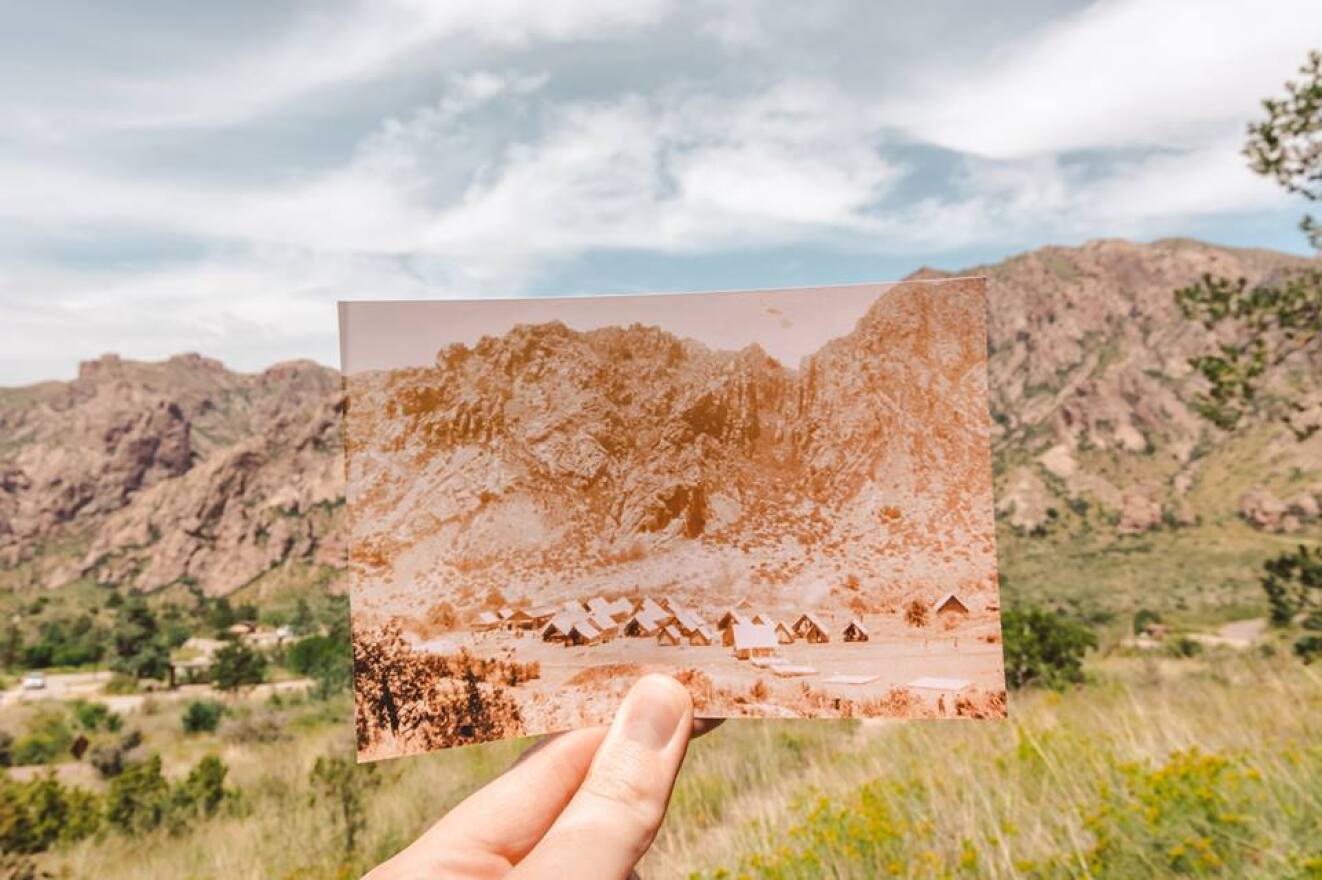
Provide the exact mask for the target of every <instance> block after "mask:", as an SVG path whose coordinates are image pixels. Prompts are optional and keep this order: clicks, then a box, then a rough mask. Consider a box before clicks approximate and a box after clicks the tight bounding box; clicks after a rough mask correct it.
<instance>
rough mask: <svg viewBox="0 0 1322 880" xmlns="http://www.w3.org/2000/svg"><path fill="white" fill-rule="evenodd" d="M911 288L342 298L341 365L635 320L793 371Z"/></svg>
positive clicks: (420, 359)
mask: <svg viewBox="0 0 1322 880" xmlns="http://www.w3.org/2000/svg"><path fill="white" fill-rule="evenodd" d="M926 283H929V284H932V283H936V284H946V283H952V282H943V281H940V282H926ZM953 283H957V284H964V283H967V282H953ZM903 292H904V291H903V288H899V289H898V290H895V291H894V293H892V288H891V286H890V285H887V284H849V285H841V286H837V287H801V288H793V289H782V290H758V291H737V292H728V291H726V292H710V293H672V294H668V295H666V296H591V297H589V296H571V297H549V296H546V297H540V296H539V297H530V298H524V299H509V298H499V299H497V298H493V299H485V300H471V299H470V300H388V301H384V302H383V301H380V300H359V301H350V302H341V303H340V304H339V315H340V320H339V326H340V364H341V367H342V369H343V370H344V372H345V374H350V373H360V372H365V371H368V370H396V369H400V368H403V367H430V366H434V365H435V364H436V361H437V353H438V352H440V351H442V350H443V349H444V348H445V347H447V346H449V345H451V344H453V343H462V344H463V345H467V346H470V347H471V346H473V345H474V344H476V343H477V342H478V341H479V340H480V339H482V338H483V337H484V336H493V337H500V336H504V335H505V334H506V333H508V332H509V331H510V330H511V329H513V328H514V327H516V326H517V325H519V324H545V323H549V322H551V321H559V322H560V323H562V324H564V325H565V326H566V327H569V328H570V329H572V330H578V331H580V332H583V331H588V330H595V329H598V328H600V327H629V326H631V325H634V324H641V325H643V326H646V327H660V328H661V329H662V330H665V331H667V332H669V333H672V334H674V335H675V336H678V337H679V338H681V339H691V340H694V341H696V342H699V343H701V344H703V345H705V346H706V347H708V348H711V349H715V350H718V351H739V350H741V349H743V348H746V347H748V346H750V345H756V346H758V347H760V348H761V349H762V350H763V351H764V352H765V353H766V354H768V355H770V356H771V357H773V358H775V359H776V360H778V361H779V362H780V363H781V364H782V365H784V366H786V367H790V368H791V369H793V368H796V367H798V366H799V362H800V361H802V360H803V358H804V357H806V356H808V355H810V354H813V353H815V352H817V351H818V350H820V349H821V347H822V346H823V345H825V344H826V343H827V342H829V341H831V340H832V339H838V338H839V337H841V336H845V335H848V334H849V333H852V332H853V331H854V329H855V328H856V326H857V324H858V320H859V319H860V318H861V317H863V315H864V314H865V313H867V311H868V310H869V309H870V308H872V306H873V305H874V304H875V303H876V302H877V301H878V300H879V299H881V298H882V297H883V296H887V295H896V294H899V295H903ZM952 292H953V291H952ZM960 292H961V293H964V292H965V290H964V288H962V287H961V288H960Z"/></svg>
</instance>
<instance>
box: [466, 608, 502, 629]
mask: <svg viewBox="0 0 1322 880" xmlns="http://www.w3.org/2000/svg"><path fill="white" fill-rule="evenodd" d="M503 622H504V621H502V620H501V618H500V615H499V614H497V613H496V612H495V611H482V612H479V613H478V615H477V620H476V621H474V623H473V629H475V630H477V631H478V632H491V631H492V630H493V629H499V628H500V625H501V623H503Z"/></svg>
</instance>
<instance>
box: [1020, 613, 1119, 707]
mask: <svg viewBox="0 0 1322 880" xmlns="http://www.w3.org/2000/svg"><path fill="white" fill-rule="evenodd" d="M1001 633H1002V640H1003V642H1004V646H1005V681H1006V684H1008V685H1009V686H1010V687H1012V688H1021V687H1026V686H1028V685H1039V686H1041V687H1048V688H1054V689H1057V690H1059V689H1061V688H1064V687H1066V686H1067V685H1070V684H1077V683H1079V682H1081V681H1083V657H1084V655H1085V654H1086V653H1087V652H1088V651H1089V650H1090V649H1092V648H1096V647H1097V636H1096V635H1095V634H1094V633H1093V631H1092V630H1090V629H1089V628H1088V627H1087V626H1085V625H1083V624H1082V623H1079V622H1077V621H1075V620H1071V619H1070V618H1068V617H1065V616H1064V615H1062V614H1059V613H1056V612H1051V611H1044V610H1043V609H1041V608H1032V607H1029V608H1025V609H1017V608H1012V609H1008V610H1006V611H1005V612H1004V613H1003V614H1002V615H1001Z"/></svg>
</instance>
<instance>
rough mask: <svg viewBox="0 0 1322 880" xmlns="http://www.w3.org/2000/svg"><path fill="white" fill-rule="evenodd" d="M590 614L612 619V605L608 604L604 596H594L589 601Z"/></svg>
mask: <svg viewBox="0 0 1322 880" xmlns="http://www.w3.org/2000/svg"><path fill="white" fill-rule="evenodd" d="M587 606H588V614H599V615H601V616H603V617H610V613H611V603H610V602H607V601H606V599H605V598H604V597H602V596H593V597H592V598H591V599H589V600H588V601H587Z"/></svg>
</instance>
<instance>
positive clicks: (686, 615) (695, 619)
mask: <svg viewBox="0 0 1322 880" xmlns="http://www.w3.org/2000/svg"><path fill="white" fill-rule="evenodd" d="M674 614H675V626H677V627H679V631H680V634H681V635H685V636H687V635H688V634H689V633H691V632H693V631H694V630H696V629H698V628H699V627H703V626H706V623H704V622H703V619H702V618H701V617H699V616H698V615H696V614H694V613H693V612H692V611H687V610H685V609H683V608H681V609H680V610H678V611H676V612H675V613H674Z"/></svg>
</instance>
